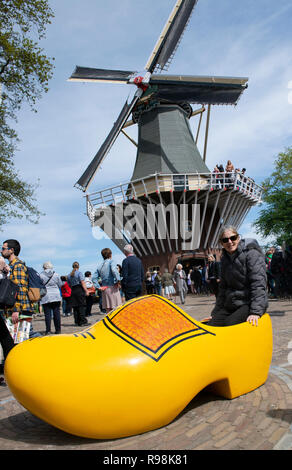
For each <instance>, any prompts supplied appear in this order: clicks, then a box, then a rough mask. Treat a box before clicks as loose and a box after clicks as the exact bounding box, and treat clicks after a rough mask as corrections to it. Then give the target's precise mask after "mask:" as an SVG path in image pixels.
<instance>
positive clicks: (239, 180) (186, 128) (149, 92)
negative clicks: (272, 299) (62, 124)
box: [70, 0, 261, 270]
mask: <svg viewBox="0 0 292 470" xmlns="http://www.w3.org/2000/svg"><path fill="white" fill-rule="evenodd" d="M196 3H197V0H177V1H176V4H175V6H174V8H173V11H172V12H171V15H170V17H169V19H168V21H167V22H166V25H165V27H164V28H163V31H162V33H161V35H160V37H159V40H158V42H157V43H156V45H155V47H154V49H153V51H152V53H151V54H150V58H149V60H148V62H147V64H146V66H145V74H144V76H140V75H138V74H137V72H135V71H122V70H104V69H95V68H87V67H76V69H75V71H74V73H73V74H72V75H71V77H70V80H75V81H76V80H77V81H96V82H100V81H108V82H114V83H125V84H130V85H134V86H136V87H137V90H136V93H135V95H134V97H133V98H132V100H131V101H130V102H128V101H127V102H126V103H125V105H124V107H123V108H122V110H121V112H120V115H119V116H118V119H117V120H116V122H115V123H114V126H113V128H112V129H111V131H110V133H109V135H108V137H107V138H106V139H105V141H104V143H103V144H102V146H101V147H100V149H99V150H98V152H97V154H96V155H95V157H94V158H93V160H92V161H91V163H90V164H89V166H88V167H87V169H86V170H85V172H84V173H83V175H82V176H81V177H80V178H79V180H78V182H77V183H76V186H77V187H78V188H80V189H82V190H83V191H84V192H87V191H88V187H89V184H90V183H91V181H92V180H93V178H94V175H95V173H96V171H97V170H98V168H99V166H100V165H101V163H102V161H103V160H104V158H105V157H106V155H107V154H108V152H109V151H110V148H111V146H112V145H113V144H114V142H115V140H116V138H117V137H118V135H119V134H120V133H121V132H123V133H125V134H126V128H127V127H128V126H129V125H133V124H134V123H137V125H138V143H137V144H136V145H137V156H136V163H135V166H134V169H133V175H132V178H131V179H130V180H129V181H128V182H126V183H124V184H118V185H116V186H113V187H110V188H106V189H102V190H99V191H96V192H93V193H91V194H89V193H87V195H86V199H87V214H88V217H89V219H90V222H91V224H92V225H93V226H95V225H96V226H100V227H102V228H103V229H104V231H105V232H106V233H107V235H108V236H109V237H110V238H111V239H112V240H113V242H114V243H115V244H116V245H117V246H118V247H119V248H120V249H122V248H123V246H124V245H125V244H127V243H132V245H133V246H134V249H135V252H136V254H137V255H138V256H139V257H141V259H142V261H143V263H144V265H145V267H146V268H148V267H149V266H156V265H157V266H160V268H163V267H168V268H169V269H170V270H172V269H173V267H174V265H175V263H176V261H177V259H178V257H179V256H180V255H181V254H182V253H184V252H191V253H196V252H207V251H214V250H216V248H217V247H218V235H219V230H220V226H222V225H223V224H228V223H232V225H234V226H235V227H239V226H240V224H241V223H242V221H243V219H244V217H245V215H246V214H247V212H248V211H249V209H250V208H251V207H252V206H253V205H255V204H257V203H258V202H259V201H260V199H261V188H260V187H259V186H257V185H256V184H255V183H254V181H253V180H251V179H250V178H248V177H246V176H243V175H241V174H236V173H234V174H232V175H226V173H222V174H218V173H217V174H215V173H212V172H210V170H209V168H208V167H207V164H206V149H207V140H208V129H209V117H210V108H211V105H227V104H232V105H236V104H237V102H238V100H239V98H240V96H241V94H242V93H243V91H244V90H245V89H246V88H247V81H248V79H247V78H234V77H213V76H211V77H210V76H208V77H206V76H197V75H196V76H183V75H168V74H160V73H158V72H161V71H165V70H167V69H168V67H169V64H170V62H171V60H172V58H173V56H174V53H175V50H176V48H177V46H178V43H179V41H180V39H181V36H182V33H183V32H184V30H185V27H186V25H187V23H188V21H189V19H190V15H191V13H192V11H193V9H194V7H195V5H196ZM194 104H197V105H200V106H201V107H200V108H198V109H197V110H193V108H192V105H194ZM205 106H206V107H207V109H206V108H205ZM205 111H207V112H206V113H205V114H206V115H207V118H206V128H205V129H206V130H205V146H204V152H203V156H201V154H200V152H199V150H198V148H197V140H198V134H199V130H200V126H201V121H202V116H203V113H204V112H205ZM131 114H132V119H130V115H131ZM193 115H198V116H199V125H198V131H197V135H196V137H194V136H193V134H192V131H191V128H190V125H189V120H190V118H191V117H192V116H193ZM126 135H127V134H126Z"/></svg>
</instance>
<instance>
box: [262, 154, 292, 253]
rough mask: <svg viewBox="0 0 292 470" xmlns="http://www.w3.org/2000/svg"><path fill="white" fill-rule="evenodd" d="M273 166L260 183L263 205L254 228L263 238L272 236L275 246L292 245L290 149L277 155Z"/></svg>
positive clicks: (291, 170)
mask: <svg viewBox="0 0 292 470" xmlns="http://www.w3.org/2000/svg"><path fill="white" fill-rule="evenodd" d="M274 166H275V170H274V171H273V173H272V174H271V176H270V177H269V178H267V179H266V180H265V181H263V183H262V186H263V202H264V204H265V205H264V208H263V209H262V210H261V211H260V215H259V217H258V218H257V219H256V221H255V222H254V226H255V227H256V231H257V233H261V234H262V235H263V236H264V237H268V236H274V237H275V243H276V244H277V245H282V243H283V242H286V244H292V147H288V148H286V149H285V152H282V153H279V155H278V157H277V159H276V161H275V163H274Z"/></svg>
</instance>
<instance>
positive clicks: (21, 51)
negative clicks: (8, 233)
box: [0, 0, 53, 226]
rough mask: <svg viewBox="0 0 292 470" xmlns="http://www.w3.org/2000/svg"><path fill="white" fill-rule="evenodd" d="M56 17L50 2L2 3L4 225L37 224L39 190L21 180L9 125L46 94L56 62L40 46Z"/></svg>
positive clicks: (0, 204) (0, 184)
mask: <svg viewBox="0 0 292 470" xmlns="http://www.w3.org/2000/svg"><path fill="white" fill-rule="evenodd" d="M52 17H53V12H52V10H51V9H50V7H49V5H48V0H1V3H0V93H2V94H1V102H0V226H1V225H3V224H4V223H5V222H7V221H8V220H9V218H11V217H26V218H27V219H28V220H30V221H32V222H37V221H38V219H39V216H40V214H41V213H40V212H39V211H38V209H37V207H36V205H35V198H34V193H35V189H36V187H37V185H30V184H28V183H26V182H24V181H21V179H20V177H19V175H18V173H17V171H16V169H15V166H14V155H15V152H16V150H17V145H18V143H19V140H18V137H17V134H16V132H15V131H14V129H12V128H11V127H10V125H11V124H10V123H11V122H13V121H17V111H19V109H20V108H21V105H22V103H23V102H27V103H28V105H29V106H30V108H31V109H32V110H33V111H35V112H36V108H35V104H36V101H37V100H38V99H39V98H40V97H41V95H42V93H43V92H45V93H46V92H47V91H48V82H49V80H50V78H51V77H52V73H53V62H52V61H53V59H50V58H48V57H47V56H46V55H45V54H44V53H43V50H42V49H41V48H40V47H39V45H38V41H40V40H41V39H43V38H44V37H45V32H46V27H47V25H48V24H50V23H51V18H52Z"/></svg>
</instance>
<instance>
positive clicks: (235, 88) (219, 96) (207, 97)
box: [150, 75, 248, 105]
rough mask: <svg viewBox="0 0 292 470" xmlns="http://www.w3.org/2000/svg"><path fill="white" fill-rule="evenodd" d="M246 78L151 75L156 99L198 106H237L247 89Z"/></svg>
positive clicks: (151, 83)
mask: <svg viewBox="0 0 292 470" xmlns="http://www.w3.org/2000/svg"><path fill="white" fill-rule="evenodd" d="M247 81H248V78H235V77H213V76H211V77H204V76H187V75H185V76H183V75H152V76H151V79H150V85H151V86H153V85H156V87H157V91H156V93H155V96H156V98H158V99H162V100H167V101H176V102H180V101H188V102H189V103H199V104H215V105H216V104H233V105H235V104H237V102H238V100H239V98H240V96H241V94H242V93H243V91H244V90H245V89H246V88H247Z"/></svg>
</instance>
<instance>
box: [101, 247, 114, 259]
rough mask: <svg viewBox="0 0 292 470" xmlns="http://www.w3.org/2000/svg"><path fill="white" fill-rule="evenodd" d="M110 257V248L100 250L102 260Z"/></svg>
mask: <svg viewBox="0 0 292 470" xmlns="http://www.w3.org/2000/svg"><path fill="white" fill-rule="evenodd" d="M111 255H112V250H111V249H110V248H104V249H103V250H101V256H102V257H103V259H108V258H110V257H111Z"/></svg>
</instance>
